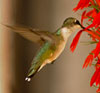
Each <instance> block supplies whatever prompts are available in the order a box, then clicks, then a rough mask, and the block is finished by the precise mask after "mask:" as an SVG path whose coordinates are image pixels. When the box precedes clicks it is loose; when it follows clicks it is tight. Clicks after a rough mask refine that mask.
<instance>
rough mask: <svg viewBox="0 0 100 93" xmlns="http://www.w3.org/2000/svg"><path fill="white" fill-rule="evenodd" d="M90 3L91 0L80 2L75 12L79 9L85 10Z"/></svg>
mask: <svg viewBox="0 0 100 93" xmlns="http://www.w3.org/2000/svg"><path fill="white" fill-rule="evenodd" d="M90 1H91V0H80V1H79V3H78V5H77V6H76V7H75V8H74V9H73V10H74V11H77V10H78V9H83V8H85V7H88V6H89V2H90Z"/></svg>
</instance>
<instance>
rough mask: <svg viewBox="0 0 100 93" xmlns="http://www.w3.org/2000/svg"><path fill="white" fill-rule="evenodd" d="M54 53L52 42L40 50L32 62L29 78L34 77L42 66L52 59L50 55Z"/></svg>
mask: <svg viewBox="0 0 100 93" xmlns="http://www.w3.org/2000/svg"><path fill="white" fill-rule="evenodd" d="M53 52H54V48H52V45H51V43H50V42H46V43H45V44H44V45H43V46H42V47H41V48H40V50H39V52H38V53H37V55H36V56H35V58H34V59H33V61H32V65H31V68H30V70H29V74H28V77H30V78H31V77H32V76H33V75H34V74H35V73H36V72H37V71H38V69H39V68H40V66H41V65H42V64H43V62H44V61H45V60H46V59H48V57H50V54H51V53H53Z"/></svg>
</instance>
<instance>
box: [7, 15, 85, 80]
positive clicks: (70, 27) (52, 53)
mask: <svg viewBox="0 0 100 93" xmlns="http://www.w3.org/2000/svg"><path fill="white" fill-rule="evenodd" d="M5 26H6V27H8V28H10V29H11V30H12V31H14V32H16V33H18V34H20V35H21V36H23V37H24V38H26V39H28V40H30V41H32V42H34V43H36V44H39V45H40V49H39V50H38V52H37V54H36V56H35V57H34V58H33V60H32V63H31V66H30V69H29V72H28V75H27V77H26V78H25V80H26V81H31V78H32V77H33V76H34V75H35V74H36V73H37V72H39V71H40V70H41V69H42V68H43V67H44V66H45V65H46V64H51V63H53V62H54V61H55V60H56V59H57V58H58V57H59V56H60V54H61V53H62V52H63V50H64V48H65V45H66V43H67V41H68V38H69V37H70V35H71V34H72V33H73V32H74V31H75V30H76V29H80V28H82V29H84V27H83V26H82V25H81V24H80V22H79V21H78V20H77V19H76V18H73V17H69V18H67V19H66V20H65V21H64V22H63V24H62V26H61V27H60V28H58V29H57V30H56V31H55V32H53V33H51V32H49V31H41V30H38V29H33V28H22V27H17V26H9V25H5Z"/></svg>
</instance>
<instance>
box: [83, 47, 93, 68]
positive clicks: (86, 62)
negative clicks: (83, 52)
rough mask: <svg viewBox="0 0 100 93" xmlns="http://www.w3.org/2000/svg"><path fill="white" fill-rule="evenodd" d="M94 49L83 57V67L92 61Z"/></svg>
mask: <svg viewBox="0 0 100 93" xmlns="http://www.w3.org/2000/svg"><path fill="white" fill-rule="evenodd" d="M94 51H95V49H94V50H93V51H92V52H91V53H90V54H89V55H88V56H87V58H86V59H85V62H84V64H83V68H87V66H88V65H90V66H91V64H92V61H93V59H94Z"/></svg>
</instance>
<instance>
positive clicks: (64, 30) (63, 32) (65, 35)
mask: <svg viewBox="0 0 100 93" xmlns="http://www.w3.org/2000/svg"><path fill="white" fill-rule="evenodd" d="M71 34H72V31H70V30H69V29H67V28H66V27H64V28H62V29H61V35H62V37H63V40H61V41H60V43H59V44H58V45H57V49H56V51H55V52H54V53H53V54H52V56H51V57H50V58H49V59H48V60H49V61H48V63H51V62H52V61H53V60H55V59H57V58H58V57H59V55H60V54H61V53H62V51H63V50H64V48H65V45H66V43H67V40H68V38H69V36H70V35H71Z"/></svg>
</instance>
